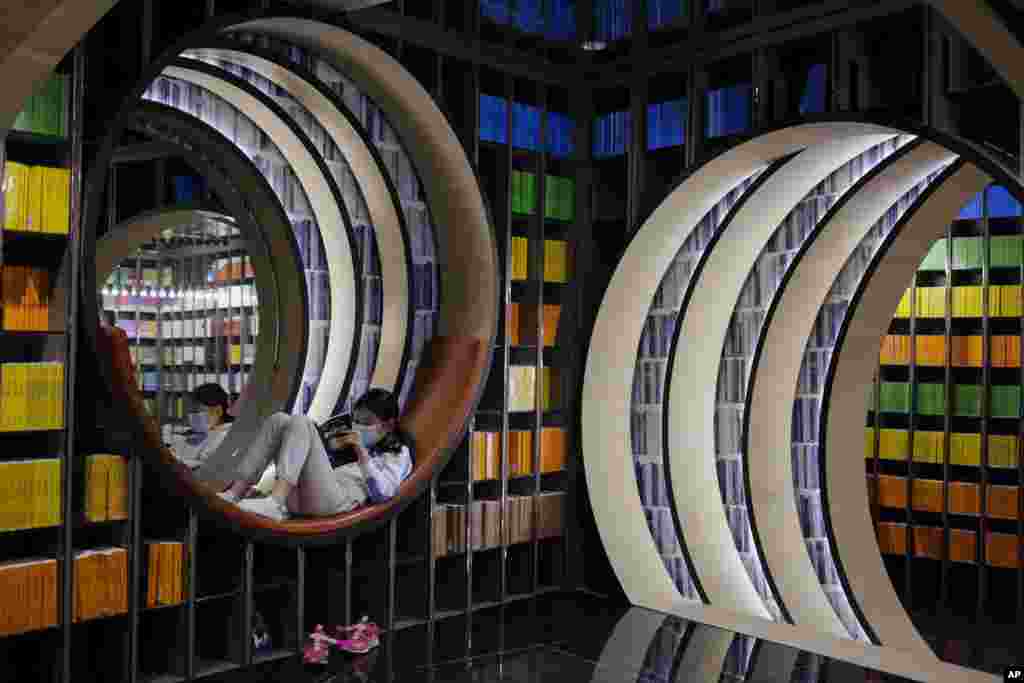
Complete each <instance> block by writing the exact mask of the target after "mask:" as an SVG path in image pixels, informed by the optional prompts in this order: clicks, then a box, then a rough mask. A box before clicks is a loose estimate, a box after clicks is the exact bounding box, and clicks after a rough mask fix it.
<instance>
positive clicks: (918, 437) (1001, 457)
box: [864, 427, 1017, 468]
mask: <svg viewBox="0 0 1024 683" xmlns="http://www.w3.org/2000/svg"><path fill="white" fill-rule="evenodd" d="M864 437H865V439H864V455H865V457H866V458H869V459H871V458H874V457H875V430H874V428H872V427H868V428H867V430H866V431H865V434H864ZM910 453H911V444H910V432H909V431H907V430H905V429H879V430H878V457H879V458H881V459H882V460H903V461H905V460H906V459H907V457H908V455H909V454H910ZM913 457H914V462H924V463H932V464H938V465H941V464H942V463H943V462H944V457H945V439H944V435H943V433H942V432H925V431H919V432H914V443H913ZM949 462H950V464H953V465H975V466H978V465H981V434H961V433H952V434H950V435H949ZM988 462H989V466H990V467H1004V468H1014V467H1016V466H1017V437H1016V436H1012V435H1003V434H991V435H989V437H988Z"/></svg>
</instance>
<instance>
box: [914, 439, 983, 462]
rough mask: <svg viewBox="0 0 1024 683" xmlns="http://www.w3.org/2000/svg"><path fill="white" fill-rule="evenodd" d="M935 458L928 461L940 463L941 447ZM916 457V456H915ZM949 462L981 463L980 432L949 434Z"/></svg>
mask: <svg viewBox="0 0 1024 683" xmlns="http://www.w3.org/2000/svg"><path fill="white" fill-rule="evenodd" d="M935 455H936V456H937V459H933V460H930V461H928V462H935V463H939V464H941V463H942V449H941V448H939V449H938V452H937V453H936V454H935ZM915 459H916V457H915ZM949 462H950V463H952V464H953V465H980V464H981V434H957V433H954V434H950V435H949Z"/></svg>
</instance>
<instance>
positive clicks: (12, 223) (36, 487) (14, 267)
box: [0, 51, 124, 680]
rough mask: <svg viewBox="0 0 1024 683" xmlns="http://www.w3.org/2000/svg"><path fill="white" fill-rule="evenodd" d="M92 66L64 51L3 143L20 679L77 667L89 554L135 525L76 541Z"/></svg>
mask: <svg viewBox="0 0 1024 683" xmlns="http://www.w3.org/2000/svg"><path fill="white" fill-rule="evenodd" d="M82 69H83V61H82V53H81V52H80V51H75V52H74V53H73V54H72V55H70V56H68V57H67V58H65V59H64V60H63V61H62V62H61V63H60V64H59V65H58V66H57V68H56V70H55V72H54V73H52V74H50V76H49V77H48V78H47V80H46V81H44V82H43V83H41V84H40V85H39V87H38V88H37V90H36V92H35V93H34V94H33V95H32V96H31V97H30V98H29V100H28V101H27V102H26V103H25V105H24V109H23V111H22V112H21V114H20V115H19V116H18V117H17V119H16V121H15V123H14V125H13V127H12V129H11V130H10V131H8V132H7V133H6V139H5V140H3V141H2V142H0V170H2V184H0V187H2V195H0V196H2V205H0V206H2V208H0V216H2V222H0V228H2V233H0V274H2V280H0V295H2V306H0V310H2V320H0V391H2V398H0V443H2V444H3V453H4V455H3V456H2V457H0V470H2V476H0V482H2V484H3V492H2V494H0V495H2V497H3V500H4V505H3V509H4V512H3V514H2V515H0V534H2V536H3V540H4V542H3V543H2V544H0V584H2V585H3V586H4V591H5V596H4V607H3V609H2V611H3V614H4V618H3V619H0V622H2V625H0V656H2V657H3V659H4V662H5V672H4V675H5V676H9V677H11V678H12V679H19V678H24V679H30V678H31V679H34V680H46V679H50V680H53V679H54V678H55V677H56V676H58V675H59V674H60V672H61V671H62V670H63V669H64V668H66V666H67V656H68V649H67V647H66V645H67V643H68V640H69V638H71V637H72V636H73V635H74V634H80V633H82V631H83V629H84V628H86V627H85V626H84V625H83V617H85V616H88V612H87V610H83V609H82V608H83V607H87V606H84V605H81V604H80V602H81V601H79V602H75V600H76V598H77V597H78V596H81V595H82V594H83V590H82V588H83V583H82V579H83V578H84V577H87V576H88V574H89V572H88V569H89V568H90V567H92V566H94V564H95V559H96V557H94V555H95V554H91V553H90V554H82V553H83V552H84V551H90V550H96V549H99V548H110V547H111V546H118V545H120V541H121V536H120V533H119V532H120V531H122V530H123V529H124V525H123V524H117V523H115V524H114V525H113V528H112V529H111V531H110V533H108V534H107V536H106V537H105V538H103V537H96V536H94V537H92V538H89V539H82V540H79V539H73V538H72V529H73V528H75V527H77V526H79V525H81V524H83V523H84V520H83V517H84V516H83V508H82V506H81V505H80V504H79V497H80V494H79V492H80V491H81V488H82V487H83V486H84V483H85V479H86V478H87V476H88V473H87V471H86V467H83V464H85V463H86V462H88V460H87V457H88V456H87V454H86V453H80V452H79V447H78V443H77V441H76V439H75V438H74V429H75V420H74V410H73V406H74V401H75V382H74V381H72V378H74V377H75V371H76V365H77V360H76V354H75V349H76V344H77V338H78V330H77V329H75V328H74V327H73V326H71V327H69V326H68V322H69V321H73V320H74V318H73V316H72V315H71V313H70V312H69V311H67V309H66V308H65V307H64V304H65V303H66V302H67V301H68V297H72V298H73V297H76V296H77V292H78V287H77V277H76V276H77V273H78V270H77V267H78V263H77V259H78V245H79V232H78V228H77V225H78V215H77V210H76V206H77V201H76V197H77V194H78V192H80V187H81V180H80V164H81V136H80V135H78V134H76V133H75V132H74V131H75V124H76V122H78V121H79V118H80V117H81V114H82V109H81V95H82V82H81V78H80V77H81V75H82ZM59 311H63V312H64V313H67V315H66V316H65V315H61V313H60V312H59ZM112 553H113V554H116V553H117V551H112ZM122 555H123V551H122ZM102 557H103V558H107V557H108V554H107V553H106V552H104V553H103V555H102ZM121 559H123V557H122V558H121ZM117 561H118V560H116V559H115V560H112V564H116V562H117ZM114 601H116V597H115V598H114ZM91 606H92V607H95V608H97V609H99V608H104V607H106V605H100V604H98V603H96V604H93V605H91Z"/></svg>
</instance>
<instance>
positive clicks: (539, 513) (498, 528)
mask: <svg viewBox="0 0 1024 683" xmlns="http://www.w3.org/2000/svg"><path fill="white" fill-rule="evenodd" d="M534 500H536V521H537V524H536V537H537V538H538V539H543V538H556V537H559V536H561V535H562V528H563V525H564V521H563V514H564V513H563V507H564V503H565V494H564V493H542V494H540V495H538V496H513V497H511V498H509V499H508V500H507V501H506V503H505V510H504V515H502V508H501V501H498V500H477V501H474V502H473V503H472V504H471V505H470V506H469V507H468V508H467V506H465V505H441V506H438V507H437V508H435V509H434V512H433V514H432V524H431V526H432V528H433V536H432V540H431V543H432V547H433V553H434V557H444V556H445V555H453V554H457V553H462V552H465V551H466V540H467V539H466V515H467V512H468V514H469V524H470V527H469V534H470V538H469V547H470V548H472V549H473V550H485V549H487V548H494V547H497V546H499V545H501V544H502V524H504V540H505V544H507V545H515V544H518V543H529V542H531V541H532V540H533V538H534V530H535V527H534Z"/></svg>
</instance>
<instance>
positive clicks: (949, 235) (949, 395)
mask: <svg viewBox="0 0 1024 683" xmlns="http://www.w3.org/2000/svg"><path fill="white" fill-rule="evenodd" d="M945 294H946V331H945V333H944V336H945V351H944V355H945V357H944V358H943V365H944V366H945V367H944V368H943V391H944V393H945V404H946V405H945V410H943V414H942V568H941V569H940V575H939V605H940V608H946V607H947V606H948V605H947V598H948V596H949V570H950V557H949V556H950V552H949V549H950V543H951V535H950V533H949V478H950V469H949V456H950V448H951V447H952V436H951V432H952V428H953V418H952V415H953V224H952V223H950V224H949V225H947V226H946V292H945Z"/></svg>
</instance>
